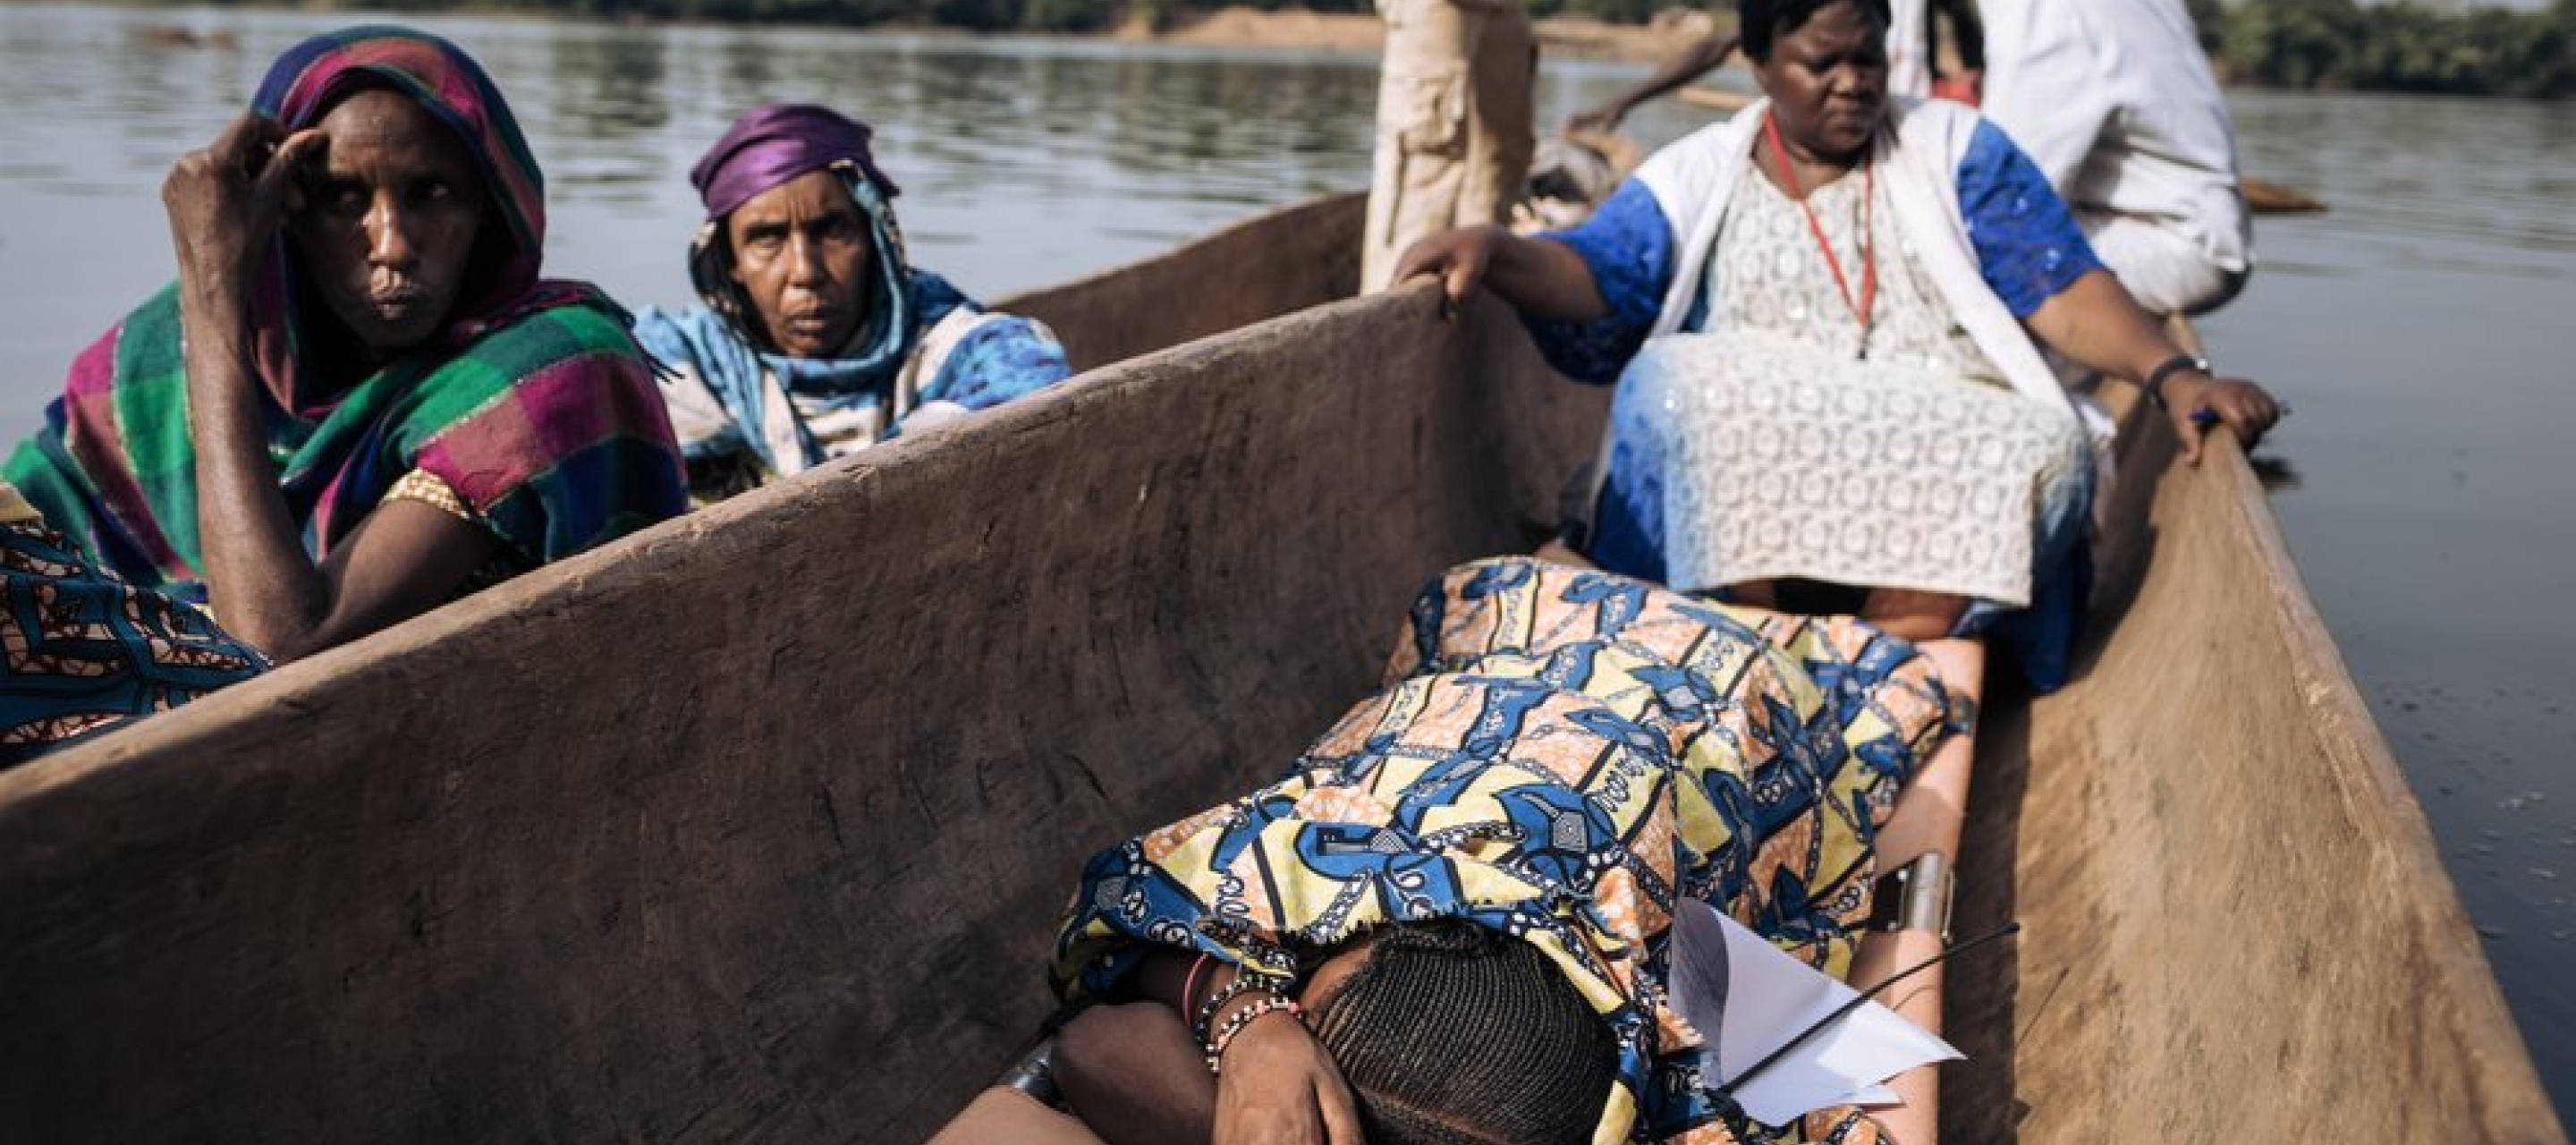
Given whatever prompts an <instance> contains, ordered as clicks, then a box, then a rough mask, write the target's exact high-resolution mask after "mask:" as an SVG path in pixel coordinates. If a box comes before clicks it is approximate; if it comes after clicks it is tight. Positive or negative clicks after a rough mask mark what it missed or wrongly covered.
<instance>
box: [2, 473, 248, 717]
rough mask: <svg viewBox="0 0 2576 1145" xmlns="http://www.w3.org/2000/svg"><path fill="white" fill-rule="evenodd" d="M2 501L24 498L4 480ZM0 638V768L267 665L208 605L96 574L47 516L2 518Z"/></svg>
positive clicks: (182, 701) (181, 701)
mask: <svg viewBox="0 0 2576 1145" xmlns="http://www.w3.org/2000/svg"><path fill="white" fill-rule="evenodd" d="M0 500H7V501H16V500H17V494H16V493H15V491H13V490H10V488H9V486H8V485H7V484H6V483H5V482H0ZM0 642H5V643H6V644H7V646H8V648H9V655H8V656H7V657H6V658H5V660H0V768H7V767H10V766H13V765H16V764H19V763H24V762H26V761H27V760H30V759H33V758H35V757H37V756H39V755H43V754H45V753H46V752H49V751H52V750H54V749H56V748H60V747H63V746H65V745H67V744H70V743H72V742H74V741H76V740H80V739H84V738H87V737H89V736H92V735H96V734H98V733H100V732H104V731H106V730H108V729H110V728H115V727H120V726H123V725H124V724H126V723H129V722H131V721H133V720H134V719H136V718H138V717H141V716H147V715H150V714H152V713H154V712H162V711H168V710H169V709H171V708H175V707H178V706H180V705H182V704H185V703H188V702H189V701H191V700H195V699H197V698H199V697H201V696H204V695H205V694H206V693H208V692H212V691H215V690H216V689H219V688H223V687H226V686H229V685H232V684H237V683H240V682H241V681H243V680H247V679H250V678H251V677H253V676H256V675H258V674H260V673H261V672H264V671H266V670H267V669H268V661H267V659H266V658H264V657H262V656H261V655H260V654H259V653H258V652H257V651H256V650H254V649H252V648H251V647H250V646H249V645H247V644H243V643H242V642H240V641H238V640H235V639H233V638H232V637H231V636H229V635H227V634H226V633H225V632H224V630H223V629H221V628H217V627H216V626H215V622H214V620H213V619H212V618H211V617H209V616H207V615H206V614H205V613H204V612H202V611H199V610H198V609H197V608H195V607H194V606H191V605H188V604H184V603H181V602H180V601H178V600H176V599H174V598H172V597H171V596H169V595H168V594H166V593H162V592H160V591H157V590H154V589H150V588H142V587H138V586H136V585H133V584H129V583H127V582H125V581H124V580H122V579H119V578H118V577H116V576H115V575H113V574H111V573H107V572H102V571H100V570H99V569H97V568H95V567H93V566H92V565H91V564H90V561H89V558H88V556H87V555H86V554H84V553H83V552H82V551H81V549H80V547H79V546H78V545H75V544H74V543H72V541H71V540H70V539H69V538H67V537H65V536H63V535H62V534H61V533H57V532H54V531H53V530H51V529H48V528H46V527H45V525H44V522H43V521H41V520H28V521H12V522H8V523H5V524H0Z"/></svg>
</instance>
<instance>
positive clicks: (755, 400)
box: [635, 104, 1071, 501]
mask: <svg viewBox="0 0 2576 1145" xmlns="http://www.w3.org/2000/svg"><path fill="white" fill-rule="evenodd" d="M868 135H869V132H868V128H867V126H866V125H865V124H861V123H856V122H853V121H851V120H850V119H848V118H846V117H844V116H842V115H840V114H839V113H837V112H834V111H832V110H831V109H829V108H824V107H817V106H815V105H812V104H770V105H768V106H765V107H760V108H756V109H754V110H753V111H752V112H751V113H750V114H748V115H745V116H743V117H742V118H741V119H739V120H736V121H734V125H733V127H732V128H731V129H729V130H727V131H726V132H725V134H724V137H723V138H721V139H718V140H717V141H716V144H715V146H714V147H712V148H709V149H708V151H707V154H706V156H705V158H702V159H700V160H699V161H698V165H697V166H696V167H695V168H692V169H691V170H690V172H689V181H690V182H691V183H692V184H694V185H696V187H697V189H698V194H699V197H700V198H701V199H703V200H704V201H705V203H706V208H707V221H706V223H705V224H704V225H703V226H701V227H700V228H699V229H698V234H697V237H696V239H695V240H694V241H692V242H691V243H690V246H689V278H690V281H691V283H692V284H693V285H695V286H696V287H697V290H698V296H699V297H700V298H701V299H703V300H704V301H705V305H704V306H698V307H691V308H689V309H688V310H687V311H685V312H682V313H678V314H672V313H668V312H665V311H662V310H659V309H656V308H653V307H646V308H645V309H644V311H643V313H642V314H640V315H639V316H638V317H637V320H636V327H635V333H636V336H637V337H638V338H639V339H640V340H642V341H643V343H644V346H645V348H646V349H648V350H650V351H652V353H653V354H654V356H655V357H657V358H660V359H661V360H662V361H663V362H664V363H665V364H667V365H669V366H671V367H672V368H673V372H674V373H675V374H676V375H677V376H676V377H671V378H666V379H665V380H664V382H663V384H662V395H663V397H664V399H665V400H666V401H668V402H669V404H670V408H671V419H672V423H673V426H674V428H675V429H676V430H677V431H678V432H679V435H680V443H681V449H682V452H683V453H684V454H685V455H686V457H687V460H688V466H689V481H690V487H691V490H692V492H693V493H694V494H695V495H696V496H697V497H698V498H699V499H700V500H701V501H706V500H714V499H717V498H721V497H724V496H727V495H730V494H732V493H736V492H740V491H741V490H743V489H747V488H750V487H752V486H755V485H759V484H763V483H765V482H767V481H770V480H774V479H776V478H780V477H786V476H791V475H793V474H796V473H800V472H803V471H804V470H806V469H808V468H811V467H813V466H815V465H819V464H821V463H822V462H824V461H826V460H829V459H830V458H833V457H838V456H842V455H844V454H848V453H854V452H857V451H858V450H861V449H865V448H867V447H868V446H870V445H873V444H875V443H877V442H879V441H882V440H884V439H886V438H888V437H892V436H894V435H895V434H897V433H899V432H901V431H902V430H903V429H905V428H907V427H908V428H912V429H916V430H918V429H923V428H927V427H928V426H930V425H933V424H936V423H938V422H941V421H945V420H948V419H950V418H954V417H958V416H961V415H963V414H966V413H969V412H972V411H975V410H981V409H987V408H990V407H992V406H997V405H1000V404H1002V403H1003V402H1006V401H1009V400H1011V399H1013V398H1016V397H1019V396H1021V395H1024V394H1028V393H1033V392H1035V391H1037V390H1040V389H1044V388H1046V387H1047V386H1050V385H1053V384H1055V383H1056V382H1059V381H1062V380H1063V379H1064V378H1065V376H1066V375H1067V374H1069V373H1070V372H1071V370H1070V368H1069V367H1068V366H1067V364H1066V361H1065V355H1064V347H1063V346H1062V345H1060V344H1058V343H1057V341H1056V339H1055V335H1054V334H1053V333H1051V332H1049V331H1048V330H1047V328H1046V327H1045V326H1044V325H1043V324H1041V323H1038V322H1036V321H1034V320H1032V319H1027V318H1020V317H1016V316H1012V315H1006V314H991V313H987V312H985V310H984V309H983V308H982V307H981V306H978V305H976V303H975V301H974V300H973V299H971V298H968V297H966V296H965V295H964V294H961V293H959V292H958V290H957V288H956V287H954V286H951V285H949V284H948V281H947V280H946V279H943V278H941V277H939V276H938V275H936V274H932V273H930V272H928V271H924V270H916V269H914V268H913V267H912V266H911V265H910V264H909V263H908V262H906V261H905V258H904V249H903V232H902V230H901V228H899V227H897V226H896V225H895V218H894V210H893V207H892V205H891V203H892V200H893V199H894V197H895V195H896V193H897V191H896V187H895V185H894V181H893V180H891V179H888V178H886V176H885V172H883V171H880V170H878V169H877V166H876V161H875V159H874V157H873V156H872V155H871V154H870V152H869V148H868Z"/></svg>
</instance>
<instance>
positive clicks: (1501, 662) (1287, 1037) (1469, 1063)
mask: <svg viewBox="0 0 2576 1145" xmlns="http://www.w3.org/2000/svg"><path fill="white" fill-rule="evenodd" d="M1388 679H1389V683H1388V685H1387V687H1386V689H1385V690H1384V691H1382V692H1380V693H1379V694H1378V695H1377V696H1375V697H1373V698H1371V699H1369V700H1367V701H1366V702H1364V703H1362V704H1360V705H1359V706H1358V707H1357V708H1355V709H1353V710H1352V711H1351V712H1350V713H1349V714H1348V715H1346V716H1344V717H1343V718H1342V720H1341V722H1340V723H1339V724H1338V725H1336V726H1335V727H1334V728H1333V729H1332V730H1331V731H1330V732H1327V733H1326V734H1325V735H1324V736H1323V738H1322V739H1320V740H1317V741H1316V742H1315V744H1314V745H1313V746H1312V747H1311V748H1309V749H1308V751H1307V753H1306V754H1305V755H1304V757H1302V758H1301V759H1299V760H1298V761H1297V763H1296V765H1295V767H1294V768H1293V770H1291V771H1290V773H1289V774H1288V775H1287V776H1286V777H1285V778H1282V779H1281V780H1279V781H1278V782H1276V783H1273V784H1271V785H1270V786H1267V787H1264V788H1261V789H1260V790H1257V791H1254V792H1252V793H1250V794H1248V795H1245V796H1243V797H1241V798H1239V799H1235V800H1232V801H1229V802H1227V803H1225V804H1222V805H1220V806H1217V807H1215V808H1212V809H1210V810H1207V811H1205V812H1202V813H1200V814H1198V815H1194V816H1192V817H1190V818H1188V819H1184V820H1182V821H1181V822H1178V823H1174V824H1172V825H1170V826H1167V827H1164V828H1162V829H1160V830H1156V831H1153V832H1150V833H1148V834H1146V835H1143V836H1141V837H1139V838H1135V839H1131V840H1128V841H1127V842H1125V843H1122V844H1120V845H1118V846H1116V847H1114V848H1111V849H1109V850H1106V851H1103V852H1101V853H1099V854H1098V855H1096V856H1094V857H1093V858H1092V859H1091V861H1090V863H1089V864H1088V866H1087V867H1086V868H1085V870H1084V872H1083V878H1082V883H1081V886H1080V888H1079V889H1078V891H1077V893H1076V897H1075V900H1074V906H1073V911H1072V917H1071V918H1070V919H1069V920H1068V921H1067V922H1066V924H1065V928H1064V931H1063V933H1062V936H1061V937H1060V938H1059V940H1058V946H1057V954H1058V959H1057V962H1056V970H1055V973H1056V978H1057V984H1058V987H1059V988H1060V989H1061V990H1062V991H1063V993H1064V994H1065V995H1066V997H1067V999H1068V1000H1069V1001H1070V1002H1072V1003H1073V1004H1074V1005H1073V1006H1072V1007H1069V1008H1068V1009H1069V1010H1071V1011H1072V1012H1073V1013H1074V1016H1073V1017H1072V1018H1071V1019H1070V1021H1069V1022H1066V1023H1065V1024H1063V1026H1062V1028H1061V1030H1060V1032H1059V1033H1058V1035H1057V1037H1056V1039H1055V1043H1054V1047H1053V1050H1052V1053H1051V1055H1049V1058H1048V1061H1047V1065H1046V1066H1045V1068H1046V1069H1047V1070H1050V1071H1051V1074H1052V1076H1051V1079H1045V1080H1051V1082H1052V1085H1051V1086H1050V1085H1048V1084H1045V1083H1044V1080H1042V1081H1041V1082H1040V1083H1038V1084H1029V1085H1022V1086H1018V1087H997V1088H996V1089H994V1090H991V1091H988V1092H987V1093H986V1094H985V1095H984V1096H983V1097H982V1098H981V1099H979V1100H978V1101H977V1102H976V1103H975V1105H974V1106H973V1107H971V1108H970V1109H969V1110H968V1111H967V1112H966V1114H965V1115H964V1116H962V1117H960V1118H959V1119H958V1120H957V1121H956V1122H955V1123H953V1124H952V1125H950V1126H949V1127H948V1129H947V1130H946V1131H944V1132H943V1133H942V1134H941V1135H940V1137H939V1138H937V1139H936V1142H935V1145H980V1143H982V1142H1005V1141H1008V1142H1038V1141H1061V1142H1076V1143H1080V1142H1091V1141H1094V1140H1102V1141H1107V1142H1111V1143H1113V1145H1126V1143H1129V1142H1139V1143H1141V1142H1187V1141H1202V1142H1203V1141H1209V1140H1212V1139H1213V1140H1215V1141H1218V1142H1224V1143H1228V1145H1233V1143H1238V1142H1266V1141H1307V1142H1331V1143H1333V1145H1358V1143H1359V1142H1361V1141H1363V1140H1365V1141H1367V1142H1368V1143H1369V1145H1408V1143H1412V1142H1443V1143H1477V1145H1484V1143H1512V1145H1521V1143H1526V1145H1552V1143H1557V1142H1565V1143H1570V1145H1582V1143H1585V1142H1592V1143H1597V1145H1610V1143H1616V1142H1624V1141H1654V1142H1690V1143H1702V1142H1711V1143H1713V1142H1742V1143H1746V1145H1752V1143H1757V1142H1845V1143H1852V1145H1860V1143H1866V1142H1873V1141H1878V1140H1882V1139H1886V1136H1893V1135H1895V1134H1897V1133H1906V1132H1910V1129H1895V1130H1894V1132H1893V1133H1890V1134H1887V1135H1886V1136H1883V1135H1882V1119H1883V1120H1885V1121H1886V1122H1887V1124H1889V1125H1890V1126H1894V1125H1898V1124H1905V1123H1908V1122H1910V1121H1911V1120H1912V1119H1916V1118H1921V1119H1923V1120H1922V1121H1921V1124H1924V1125H1926V1126H1927V1127H1928V1125H1929V1120H1928V1118H1929V1111H1924V1110H1896V1111H1894V1112H1893V1113H1880V1114H1875V1115H1873V1114H1865V1113H1863V1112H1861V1111H1859V1110H1856V1109H1851V1108H1842V1109H1832V1110H1826V1111H1822V1112H1818V1113H1814V1114H1810V1115H1808V1116H1807V1117H1805V1118H1803V1119H1802V1121H1801V1123H1799V1124H1793V1125H1786V1126H1766V1125H1760V1124H1755V1123H1753V1122H1752V1121H1751V1120H1750V1118H1748V1117H1747V1116H1746V1115H1745V1114H1744V1113H1742V1112H1741V1111H1740V1110H1739V1109H1737V1108H1736V1107H1735V1105H1734V1103H1733V1102H1731V1101H1729V1100H1727V1099H1726V1098H1725V1097H1723V1096H1721V1095H1720V1094H1718V1093H1717V1092H1715V1085H1716V1083H1717V1082H1718V1081H1719V1080H1720V1079H1719V1078H1717V1077H1715V1076H1713V1075H1714V1073H1715V1070H1714V1068H1713V1067H1714V1065H1715V1063H1714V1053H1713V1050H1712V1049H1711V1048H1709V1047H1707V1046H1705V1045H1704V1044H1703V1038H1702V1034H1701V1032H1700V1031H1698V1030H1694V1029H1693V1028H1692V1027H1691V1026H1690V1024H1689V1023H1687V1022H1685V1021H1683V1020H1682V1018H1681V1017H1680V1016H1679V1015H1678V1014H1677V1013H1676V1012H1675V1011H1674V1009H1673V1008H1672V1006H1671V1000H1670V998H1669V997H1668V995H1667V989H1666V983H1667V958H1668V955H1669V954H1670V946H1671V943H1670V940H1669V936H1670V933H1671V928H1672V918H1673V911H1674V909H1675V907H1676V905H1677V904H1678V902H1679V901H1680V900H1681V899H1682V898H1683V897H1684V896H1687V897H1690V898H1696V899H1700V900H1703V901H1705V902H1707V903H1709V904H1711V905H1713V906H1714V907H1716V908H1717V909H1718V910H1719V911H1720V912H1722V913H1725V914H1727V915H1730V916H1732V917H1733V918H1734V919H1735V920H1736V921H1738V922H1741V923H1743V924H1745V925H1746V926H1748V927H1750V928H1751V929H1753V930H1754V931H1756V932H1758V933H1759V934H1761V935H1762V936H1764V937H1765V938H1768V939H1770V940H1771V941H1772V943H1773V944H1774V945H1775V946H1777V947H1778V948H1779V949H1781V950H1784V951H1786V952H1789V953H1790V954H1792V955H1794V956H1796V957H1798V958H1800V959H1801V960H1803V961H1805V962H1806V963H1807V964H1808V965H1811V966H1814V967H1816V968H1818V969H1820V970H1823V971H1825V972H1827V973H1830V974H1833V975H1835V976H1836V977H1850V978H1857V979H1863V980H1867V981H1870V982H1875V981H1877V980H1878V979H1879V978H1881V977H1884V976H1885V975H1886V973H1887V972H1888V970H1889V969H1892V968H1893V960H1894V958H1895V957H1896V953H1895V951H1896V945H1895V942H1894V940H1895V939H1897V938H1898V937H1899V936H1898V935H1897V934H1892V933H1884V934H1883V933H1877V932H1875V931H1871V932H1869V933H1868V934H1867V936H1866V937H1865V938H1864V937H1863V932H1864V929H1865V928H1864V922H1865V920H1866V919H1867V917H1868V916H1869V914H1870V908H1871V899H1872V889H1873V888H1872V884H1873V880H1874V879H1875V877H1876V875H1877V871H1878V866H1879V864H1878V862H1877V856H1876V855H1875V854H1874V852H1873V839H1874V838H1875V836H1876V833H1877V830H1878V827H1879V825H1880V824H1881V823H1882V822H1883V821H1884V820H1885V818H1886V816H1887V813H1888V810H1889V807H1890V805H1891V803H1892V802H1893V800H1894V798H1895V796H1896V794H1897V792H1898V790H1899V788H1900V787H1901V786H1902V785H1903V783H1904V782H1905V780H1906V778H1907V776H1908V775H1909V774H1911V773H1912V771H1913V769H1914V768H1915V767H1916V766H1917V765H1918V763H1919V762H1920V761H1921V760H1922V759H1923V758H1924V757H1925V756H1926V755H1927V754H1928V753H1929V751H1930V750H1931V749H1932V747H1933V746H1934V745H1935V743H1936V742H1937V741H1938V740H1939V739H1940V738H1941V737H1942V736H1943V735H1944V734H1946V731H1947V730H1948V727H1949V724H1950V720H1949V718H1948V716H1949V711H1948V709H1949V701H1948V696H1947V693H1946V692H1945V690H1944V689H1943V688H1942V686H1941V685H1940V683H1939V682H1938V681H1937V680H1936V679H1935V678H1934V676H1933V671H1932V667H1931V664H1930V662H1929V661H1928V660H1926V659H1925V658H1923V657H1921V656H1920V655H1918V654H1917V653H1916V652H1915V651H1914V650H1913V648H1912V647H1911V646H1909V645H1907V644H1905V643H1904V642H1902V641H1899V640H1895V639H1893V638H1890V637H1887V636H1884V635H1882V634H1880V633H1879V632H1877V630H1875V629H1873V628H1871V627H1869V626H1868V625H1866V624H1863V623H1861V622H1859V621H1854V620H1829V621H1813V620H1805V619H1800V618H1793V617H1783V616H1777V615H1773V614H1769V613H1764V612H1760V611H1756V610H1751V609H1743V608H1735V607H1728V606H1720V605H1715V604H1710V603H1707V602H1704V601H1702V600H1699V599H1696V598H1693V597H1689V596H1684V595H1680V594H1676V593H1672V592H1668V591H1665V590H1663V589H1660V588H1656V587H1654V586H1651V585H1648V584H1646V583H1644V582H1642V581H1635V580H1630V579H1627V578H1623V577H1619V576H1615V575H1611V574H1606V573H1600V572H1594V571H1585V570H1576V569H1571V568H1565V567H1560V566H1556V565H1551V564H1547V563H1544V562H1541V561H1537V560H1533V559H1528V558H1501V559H1495V560H1490V561H1484V562H1480V563H1477V564H1472V565H1467V566H1464V567H1462V568H1459V569H1457V570H1454V571H1452V572H1451V573H1450V574H1449V575H1448V576H1446V577H1445V578H1443V579H1442V580H1441V581H1440V582H1439V583H1437V584H1435V585H1433V586H1432V587H1431V588H1430V589H1428V590H1427V591H1426V592H1425V593H1424V595H1423V596H1422V598H1421V599H1420V600H1419V601H1418V602H1417V603H1416V604H1415V606H1414V609H1413V617H1412V626H1411V631H1410V632H1409V633H1408V635H1407V636H1406V638H1405V640H1404V642H1403V645H1402V647H1401V648H1400V649H1399V651H1398V652H1397V654H1396V657H1395V662H1394V664H1393V665H1392V666H1391V668H1390V671H1389V674H1388ZM1932 942H1933V943H1934V945H1935V946H1937V942H1938V940H1937V938H1936V939H1933V940H1932ZM1908 949H1919V948H1917V947H1909V948H1908ZM1710 1033H1712V1034H1713V1033H1714V1031H1710ZM1023 1080H1024V1079H1023ZM1050 1090H1052V1092H1053V1094H1054V1095H1057V1096H1058V1097H1059V1100H1058V1101H1057V1103H1056V1104H1057V1108H1054V1109H1051V1108H1048V1107H1047V1106H1046V1105H1042V1104H1040V1101H1039V1100H1038V1099H1035V1098H1032V1097H1030V1096H1028V1094H1029V1093H1031V1092H1037V1093H1047V1092H1048V1091H1050ZM1874 1118H1875V1119H1874ZM1927 1132H1928V1128H1927Z"/></svg>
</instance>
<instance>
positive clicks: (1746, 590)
mask: <svg viewBox="0 0 2576 1145" xmlns="http://www.w3.org/2000/svg"><path fill="white" fill-rule="evenodd" d="M1726 596H1727V599H1729V600H1732V601H1734V602H1736V603H1737V604H1741V605H1744V606H1745V607H1748V608H1767V609H1771V610H1774V611H1777V610H1778V609H1779V607H1780V586H1779V585H1778V584H1775V583H1773V582H1771V581H1767V580H1748V581H1744V582H1742V583H1740V584H1730V585H1728V586H1726Z"/></svg>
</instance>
